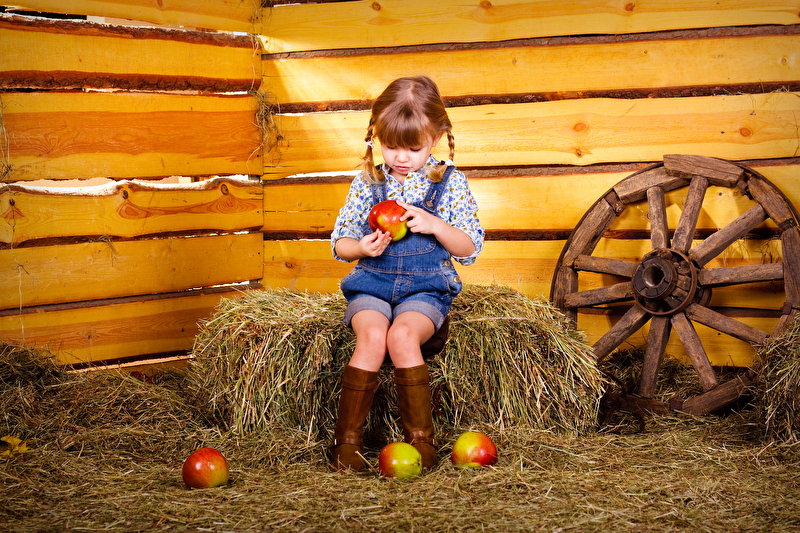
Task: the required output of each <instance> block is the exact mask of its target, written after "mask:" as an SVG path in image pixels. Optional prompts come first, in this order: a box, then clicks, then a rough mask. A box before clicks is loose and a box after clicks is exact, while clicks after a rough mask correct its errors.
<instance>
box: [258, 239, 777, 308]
mask: <svg viewBox="0 0 800 533" xmlns="http://www.w3.org/2000/svg"><path fill="white" fill-rule="evenodd" d="M564 242H565V241H487V242H486V243H485V246H484V250H483V252H482V253H481V255H480V256H479V257H478V260H477V261H476V262H475V263H474V264H472V265H469V266H459V265H456V269H457V270H458V272H459V274H460V275H461V277H462V279H463V280H464V282H465V283H476V284H486V283H493V282H494V283H500V284H502V285H508V286H510V287H513V288H515V289H517V290H518V291H520V292H522V293H523V294H526V295H527V296H530V297H532V298H533V297H542V298H549V296H550V287H551V283H552V278H553V272H554V271H555V267H556V264H557V262H558V257H559V255H560V254H561V250H562V248H563V246H564ZM651 250H652V247H651V246H650V242H649V241H643V240H617V239H601V240H600V243H599V244H598V246H597V248H596V250H595V252H594V254H593V255H595V256H598V257H611V258H614V259H622V260H626V261H631V262H635V263H638V261H639V260H640V259H641V258H642V257H643V256H644V255H645V254H646V253H648V252H649V251H651ZM773 261H781V249H780V244H779V243H778V242H777V241H772V240H771V241H755V240H747V241H737V242H736V243H734V244H733V245H732V246H731V247H730V248H729V249H727V250H725V251H724V252H723V253H722V254H720V256H719V257H718V258H715V259H714V260H712V261H710V262H709V263H708V265H707V268H717V267H722V266H726V267H730V266H739V265H754V264H761V263H762V262H773ZM354 265H355V263H343V262H341V261H336V260H335V259H333V256H332V255H331V247H330V242H329V241H326V240H303V241H265V242H264V278H263V279H262V280H261V282H262V283H263V284H264V286H267V287H287V288H293V289H299V290H309V291H319V292H335V291H337V290H339V281H340V280H341V279H342V278H343V277H344V276H345V275H347V273H348V272H350V270H351V269H352V268H353V266H354ZM579 280H580V286H579V289H580V290H588V289H593V288H597V287H602V286H606V285H610V284H613V283H616V282H619V281H620V279H619V278H614V277H612V276H605V275H599V274H592V273H581V274H580V276H579ZM784 300H785V293H784V292H783V284H782V283H774V284H767V283H761V284H747V285H739V286H733V287H724V288H715V289H714V290H713V299H712V302H711V303H712V305H715V306H725V307H745V308H755V309H759V308H763V309H771V310H779V309H780V308H781V306H782V305H783V303H784Z"/></svg>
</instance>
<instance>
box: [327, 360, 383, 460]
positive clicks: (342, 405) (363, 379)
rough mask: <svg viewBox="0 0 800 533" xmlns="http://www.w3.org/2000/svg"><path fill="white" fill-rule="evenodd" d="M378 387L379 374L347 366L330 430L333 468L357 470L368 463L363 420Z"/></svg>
mask: <svg viewBox="0 0 800 533" xmlns="http://www.w3.org/2000/svg"><path fill="white" fill-rule="evenodd" d="M377 388H378V373H377V372H369V371H367V370H361V369H360V368H356V367H354V366H350V365H347V366H346V367H345V368H344V374H342V396H341V397H340V398H339V415H338V416H339V419H338V420H337V421H336V428H335V429H334V432H333V445H332V448H331V466H332V467H333V468H334V469H335V470H347V469H348V468H349V469H351V470H354V471H356V472H358V471H361V470H364V469H365V468H366V467H367V463H366V462H365V461H364V458H363V457H362V456H361V455H360V454H361V453H362V452H363V449H364V448H363V437H364V421H365V420H366V419H367V415H368V414H369V410H370V407H372V398H373V397H374V396H375V390H376V389H377Z"/></svg>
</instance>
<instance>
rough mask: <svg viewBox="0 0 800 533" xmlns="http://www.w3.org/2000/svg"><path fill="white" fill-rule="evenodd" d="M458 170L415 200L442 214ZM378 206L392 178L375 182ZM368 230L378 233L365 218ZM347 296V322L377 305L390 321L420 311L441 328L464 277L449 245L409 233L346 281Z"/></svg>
mask: <svg viewBox="0 0 800 533" xmlns="http://www.w3.org/2000/svg"><path fill="white" fill-rule="evenodd" d="M452 170H453V167H452V166H449V165H448V167H447V169H446V170H445V173H444V175H443V176H442V180H441V181H440V182H438V183H432V184H431V185H430V187H429V188H428V191H427V192H426V193H425V198H424V200H423V201H422V202H420V203H415V204H411V205H414V206H416V207H420V208H422V209H424V210H425V211H427V212H428V213H430V214H432V215H434V216H437V215H436V213H437V210H436V207H437V206H438V205H439V201H440V199H441V198H442V195H443V193H444V191H445V187H446V186H447V181H448V179H449V178H450V174H451V172H452ZM371 189H372V201H373V205H375V204H377V203H378V202H381V201H383V200H385V199H386V182H384V183H382V184H373V185H372V186H371ZM364 232H365V233H364V234H365V235H367V234H369V233H372V230H371V229H370V227H369V224H368V223H366V222H365V223H364ZM341 287H342V293H343V294H344V296H345V298H346V299H347V302H348V306H347V310H346V311H345V323H346V324H348V325H349V324H350V319H351V318H352V317H353V315H354V314H356V313H357V312H358V311H362V310H364V309H374V310H377V311H380V312H382V313H383V314H384V315H385V316H386V318H388V319H389V320H390V321H392V320H394V318H395V317H396V316H397V315H399V314H400V313H402V312H405V311H417V312H420V313H423V314H424V315H426V316H428V318H430V319H431V321H432V322H433V324H434V326H435V327H436V329H437V330H438V329H439V327H440V326H441V325H442V323H443V322H444V319H445V317H446V316H447V314H448V313H449V312H450V306H451V305H452V303H453V298H454V297H455V296H456V295H457V294H458V293H459V292H461V287H462V284H461V279H460V278H459V277H458V273H457V272H456V269H455V267H453V262H452V261H451V258H450V252H448V251H447V250H446V249H445V247H444V246H442V245H441V244H440V243H439V241H437V240H436V238H435V237H434V236H433V235H425V234H422V233H412V232H409V233H408V234H407V235H406V236H405V237H403V238H402V239H400V240H399V241H396V242H390V243H389V246H388V247H387V248H386V250H384V252H383V254H381V255H380V256H379V257H365V258H363V259H360V260H359V262H358V265H356V266H355V268H353V270H352V271H351V272H350V273H349V274H348V275H347V276H346V277H345V278H344V279H343V280H342V283H341Z"/></svg>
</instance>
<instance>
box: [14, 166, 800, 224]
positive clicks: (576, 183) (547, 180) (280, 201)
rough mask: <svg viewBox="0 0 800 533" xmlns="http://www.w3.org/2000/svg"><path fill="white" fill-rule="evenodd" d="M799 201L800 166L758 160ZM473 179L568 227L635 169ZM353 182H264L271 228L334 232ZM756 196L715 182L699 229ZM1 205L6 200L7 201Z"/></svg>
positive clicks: (502, 209)
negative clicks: (777, 164)
mask: <svg viewBox="0 0 800 533" xmlns="http://www.w3.org/2000/svg"><path fill="white" fill-rule="evenodd" d="M752 168H753V170H756V171H757V172H760V173H762V174H763V175H764V176H765V177H767V178H770V179H771V181H772V182H773V183H774V184H775V185H776V186H777V187H778V188H779V189H781V191H782V192H783V193H784V195H785V196H786V197H787V198H788V199H789V201H791V202H793V203H794V204H795V205H800V165H782V166H754V167H752ZM533 172H534V171H531V175H527V176H512V175H502V174H501V175H498V176H493V177H480V176H478V177H471V178H470V179H469V185H470V189H471V190H472V194H473V195H474V196H475V200H476V201H477V202H478V207H479V211H478V216H479V218H480V220H481V223H482V224H483V225H484V227H485V228H486V229H489V230H562V231H568V230H571V229H572V228H574V227H575V226H576V225H577V224H578V222H579V221H580V219H581V217H582V216H583V215H584V214H585V212H586V211H587V210H588V209H589V208H590V207H591V205H592V204H593V203H594V201H595V200H597V199H598V198H601V197H602V196H603V195H604V194H605V193H606V192H607V191H608V190H609V189H610V188H611V187H612V186H613V185H615V184H616V183H617V182H619V181H621V180H623V179H625V178H627V177H628V176H630V175H631V174H632V172H607V173H580V174H578V173H574V174H569V173H565V174H561V175H540V176H536V175H535V174H533ZM348 187H349V183H340V182H328V183H326V182H324V181H323V182H320V181H315V182H302V181H301V182H297V181H294V180H293V179H291V178H289V179H286V180H281V181H268V182H265V198H266V203H265V212H264V231H267V232H281V231H285V232H292V231H296V232H320V233H322V232H328V233H330V232H331V231H332V230H333V226H334V222H335V220H336V216H337V214H338V212H339V209H340V208H341V207H342V205H343V204H344V201H345V197H346V195H347V190H348ZM685 196H686V188H682V189H678V190H676V191H672V192H669V193H667V195H666V204H667V206H668V209H667V215H668V218H667V222H668V224H669V226H670V228H673V229H674V228H675V226H676V225H677V221H678V217H679V216H680V214H681V212H682V206H683V200H684V199H685ZM752 205H754V203H753V201H752V200H749V199H748V198H747V197H745V196H744V195H742V194H741V192H740V191H739V189H736V188H725V187H714V186H712V187H711V188H710V189H709V191H708V192H707V193H706V197H705V200H704V203H703V210H702V212H701V215H700V218H699V220H698V226H697V227H698V228H700V229H714V228H718V227H721V226H724V225H726V224H728V223H730V222H731V221H733V220H734V219H735V218H736V217H738V216H739V215H741V214H742V213H744V212H745V211H746V210H747V209H748V208H749V207H750V206H752ZM0 210H2V204H0ZM647 211H648V210H647V202H646V201H645V202H640V203H634V204H631V205H629V206H628V208H627V209H626V211H625V212H624V213H623V214H622V215H621V216H620V217H619V218H618V219H617V220H615V221H614V223H613V225H612V229H614V230H632V229H634V230H637V229H638V230H649V225H650V222H649V219H648V216H647Z"/></svg>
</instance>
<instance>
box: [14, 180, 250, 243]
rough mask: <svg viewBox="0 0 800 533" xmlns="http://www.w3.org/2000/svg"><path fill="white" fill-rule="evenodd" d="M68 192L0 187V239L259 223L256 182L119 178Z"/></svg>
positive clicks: (125, 234)
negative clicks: (166, 182)
mask: <svg viewBox="0 0 800 533" xmlns="http://www.w3.org/2000/svg"><path fill="white" fill-rule="evenodd" d="M73 191H74V189H57V188H56V189H53V188H49V189H45V188H39V187H26V186H24V185H0V214H2V218H0V242H5V243H11V242H13V243H14V244H19V243H22V242H25V241H28V240H32V239H46V238H53V237H75V236H87V235H88V236H97V235H105V236H110V237H137V236H141V235H153V234H158V233H163V232H190V231H199V230H222V231H236V230H244V229H258V228H260V227H261V225H262V224H263V213H262V211H263V202H264V193H263V188H262V187H261V185H260V184H259V183H258V182H252V181H243V180H232V179H224V178H215V179H212V180H208V181H203V182H198V183H196V184H192V185H158V184H149V183H146V182H132V181H123V182H116V183H113V184H111V185H108V186H97V187H91V188H86V189H85V190H83V191H82V192H80V193H77V192H73ZM12 202H13V206H12V205H11V204H12Z"/></svg>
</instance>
